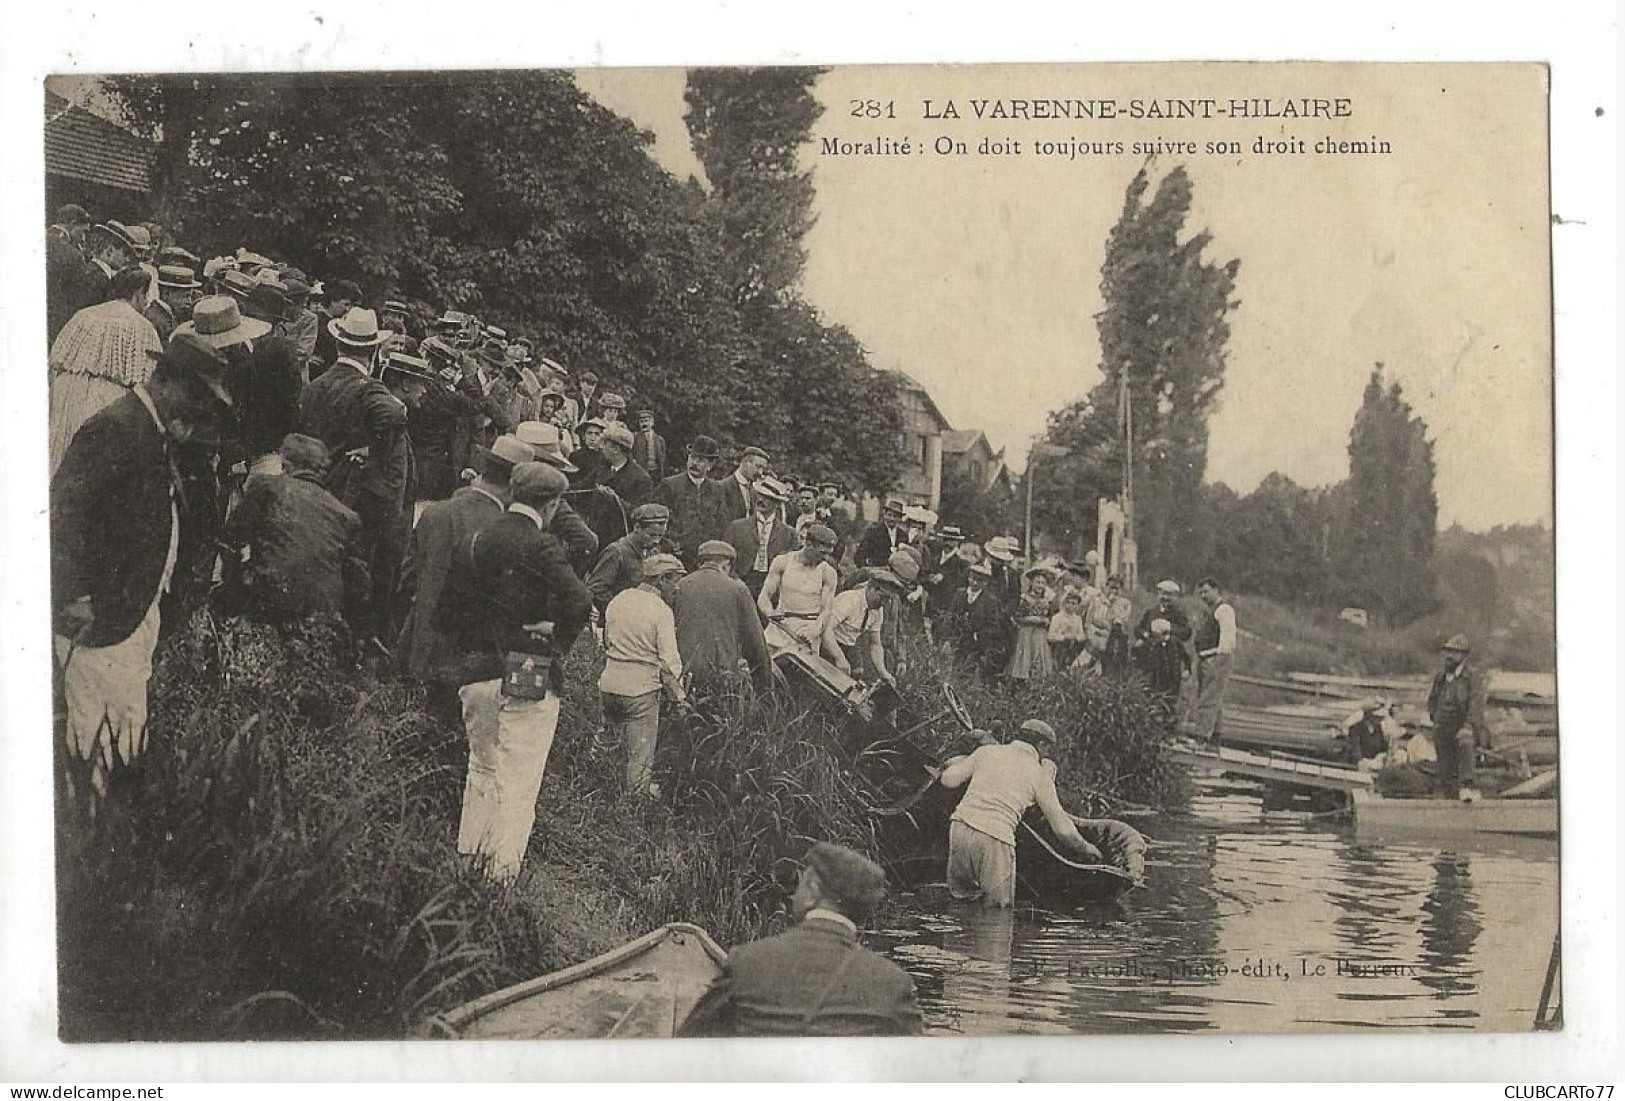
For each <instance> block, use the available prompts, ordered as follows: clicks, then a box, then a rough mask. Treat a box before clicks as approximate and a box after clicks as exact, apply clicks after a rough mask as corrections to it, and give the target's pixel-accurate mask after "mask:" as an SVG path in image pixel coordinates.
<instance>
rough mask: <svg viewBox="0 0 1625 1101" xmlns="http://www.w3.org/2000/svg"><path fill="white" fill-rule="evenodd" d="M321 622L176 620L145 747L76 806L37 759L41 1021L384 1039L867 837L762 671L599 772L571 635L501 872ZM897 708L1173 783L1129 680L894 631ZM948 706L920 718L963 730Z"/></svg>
mask: <svg viewBox="0 0 1625 1101" xmlns="http://www.w3.org/2000/svg"><path fill="white" fill-rule="evenodd" d="M336 646H337V640H336V638H335V637H334V636H333V635H332V634H331V633H330V632H324V631H323V630H322V629H321V628H320V627H315V626H310V627H302V628H299V629H295V630H293V631H291V632H289V633H286V634H285V635H279V634H278V633H277V632H276V631H274V630H271V629H269V628H264V627H258V626H250V625H247V624H244V623H241V622H236V621H226V622H218V621H216V620H214V619H212V618H211V617H210V616H209V615H208V614H207V613H201V614H199V615H197V616H194V618H193V619H192V620H191V621H190V622H189V624H188V625H187V626H186V627H185V628H184V629H182V630H181V631H179V632H178V633H177V634H176V636H175V637H174V638H172V639H170V640H168V641H167V642H166V643H165V645H164V647H163V648H162V649H161V651H160V657H159V660H158V663H157V666H156V669H155V673H154V677H153V682H152V686H151V689H152V690H151V700H152V712H151V718H150V722H149V745H148V752H147V753H146V754H145V755H144V756H143V757H142V758H141V760H140V761H139V763H138V764H137V765H136V766H133V767H120V768H115V770H114V774H113V776H112V778H111V781H110V784H109V793H108V796H107V797H106V798H105V799H102V800H100V801H99V802H98V804H97V806H96V808H95V810H94V813H92V811H91V807H90V806H89V804H88V802H87V800H86V799H85V798H84V796H83V792H84V790H85V784H84V783H83V780H84V777H83V776H78V777H72V776H70V775H69V770H70V768H71V766H69V765H68V764H67V763H66V762H63V763H62V764H61V766H60V767H59V784H58V799H57V808H58V822H57V854H58V862H57V875H58V955H59V989H60V1005H61V1009H60V1031H61V1035H62V1036H63V1038H64V1039H68V1040H83V1041H91V1040H99V1041H105V1040H116V1039H141V1040H199V1039H291V1038H385V1037H398V1036H402V1035H409V1034H412V1033H414V1032H416V1031H418V1030H420V1029H421V1028H422V1027H423V1025H424V1022H425V1021H427V1020H429V1019H431V1018H432V1017H433V1015H434V1014H435V1013H437V1012H442V1011H444V1010H446V1009H448V1008H450V1007H452V1006H454V1005H456V1004H458V1003H460V1002H461V1001H464V1000H466V999H468V998H470V997H473V996H476V995H478V994H481V993H485V992H487V991H490V990H493V989H496V988H499V987H501V986H503V985H507V984H510V983H513V982H517V981H520V980H522V979H526V978H530V977H533V976H535V975H538V974H542V973H545V972H547V971H550V970H554V969H557V968H559V967H562V966H566V965H568V964H570V963H573V962H577V961H579V960H581V959H584V958H587V957H589V956H591V955H593V954H596V953H598V952H601V951H604V950H605V949H607V948H609V947H611V946H612V945H614V944H616V943H619V942H621V941H624V940H625V939H628V938H629V937H631V936H634V935H636V934H638V933H640V932H643V931H646V930H648V929H650V928H653V927H655V926H657V925H659V924H661V923H664V922H667V921H673V920H686V921H693V922H696V923H698V924H700V925H702V926H704V927H705V928H706V929H708V930H709V931H710V932H711V933H712V934H713V935H714V936H716V937H717V939H718V940H719V941H721V942H722V943H724V944H731V943H736V942H738V941H741V940H745V939H749V938H752V937H755V936H759V935H762V934H763V933H764V932H767V931H770V930H772V929H774V928H776V927H777V925H778V923H780V922H782V921H783V920H785V918H784V914H783V909H784V904H785V901H786V899H787V897H788V893H789V889H790V887H792V886H793V884H794V878H795V869H796V861H797V859H798V858H799V857H800V855H801V853H802V852H803V851H804V850H805V848H806V846H807V845H808V843H810V842H811V841H812V840H815V839H821V840H833V841H838V842H841V843H844V844H848V845H852V846H854V847H857V848H859V849H861V850H864V851H868V852H871V853H876V852H878V849H877V839H876V836H875V824H874V819H873V816H872V815H871V814H870V813H869V811H870V809H871V807H872V805H873V803H872V801H873V793H872V792H871V791H870V790H868V789H867V788H866V787H865V785H864V784H863V782H862V781H861V780H859V779H858V772H857V771H856V770H855V769H854V768H853V764H854V751H853V750H852V749H851V748H850V745H849V740H848V746H847V747H846V748H843V738H842V737H841V733H842V730H843V727H844V725H845V723H846V717H845V716H844V715H843V713H842V712H841V711H840V710H839V709H838V708H837V707H836V706H835V705H833V704H826V703H823V702H819V701H812V702H809V701H807V700H806V699H805V698H803V697H801V696H795V695H786V694H783V693H775V694H772V695H766V696H761V697H757V698H751V699H743V700H741V699H733V700H725V701H714V702H713V703H712V704H711V705H709V706H702V708H701V709H700V713H699V714H698V715H697V716H696V717H694V718H691V719H687V720H673V721H669V722H668V723H667V724H666V725H665V726H664V728H663V731H662V744H661V751H660V759H659V763H660V765H661V767H662V768H663V769H665V770H666V775H665V776H664V777H663V779H664V781H665V786H666V791H667V796H666V799H665V800H664V801H663V802H660V803H650V802H647V801H644V800H642V799H638V798H634V797H629V796H627V795H625V794H623V792H622V783H621V772H622V769H623V763H622V761H621V758H620V755H619V753H618V752H615V751H613V750H604V749H599V750H597V751H595V750H594V749H593V739H594V734H595V731H596V729H597V726H598V701H597V692H596V687H595V686H596V680H597V666H598V664H599V662H600V660H601V659H600V658H599V655H598V653H597V652H596V650H595V648H593V647H592V646H591V645H587V644H583V645H579V646H577V647H576V648H575V650H574V651H573V652H572V653H571V655H570V657H569V660H568V663H567V673H568V677H567V680H568V683H569V685H570V688H569V690H568V692H567V696H566V699H565V702H564V708H563V714H562V717H561V720H560V723H559V728H558V734H557V737H556V740H555V742H554V746H553V750H552V756H551V758H550V760H549V764H548V771H547V778H546V781H545V782H544V784H543V786H542V793H541V800H540V805H539V807H538V813H537V825H536V830H535V833H534V835H533V839H532V845H531V851H530V856H529V858H528V860H527V863H526V867H525V871H524V873H523V874H522V876H521V879H520V881H519V883H518V885H517V886H516V887H514V888H513V889H511V890H507V891H504V890H500V889H497V888H494V887H492V886H490V885H488V884H487V883H485V882H484V881H483V879H482V878H481V877H480V876H479V875H478V874H477V873H475V872H473V871H471V870H470V869H468V868H466V867H464V866H463V865H462V863H461V862H460V861H459V858H458V856H457V854H456V852H455V844H454V838H455V835H456V829H457V817H458V811H459V806H460V800H461V794H462V775H463V769H464V763H463V762H464V760H465V759H466V749H465V748H464V741H463V735H462V731H461V730H460V728H457V727H455V726H451V725H447V724H444V723H442V722H441V721H440V720H437V719H436V718H434V717H433V716H431V715H430V714H429V713H428V712H427V711H426V710H425V708H424V701H423V697H422V695H421V692H419V691H418V690H417V689H415V688H411V687H407V686H404V685H401V684H397V683H393V682H382V683H377V684H362V683H359V682H357V681H356V680H354V679H353V678H351V677H350V676H349V675H348V674H346V673H343V672H341V669H342V665H341V663H340V662H338V661H337V660H336V659H335V657H334V654H335V652H336ZM913 649H914V651H915V653H914V654H913V655H912V656H913V660H912V662H911V665H910V668H909V671H908V674H907V675H906V676H905V677H904V678H903V681H902V689H903V693H904V696H905V698H906V699H908V700H909V701H910V702H911V703H912V704H914V705H916V706H917V709H918V710H919V712H920V713H921V714H922V715H929V714H931V713H933V712H935V711H936V710H940V701H941V698H942V697H941V684H942V682H943V678H946V677H953V678H955V683H957V684H959V685H960V686H961V693H962V695H963V697H964V699H965V702H966V704H967V706H968V708H969V709H970V711H971V713H972V714H973V715H974V716H975V717H976V718H977V720H978V722H979V723H980V724H981V725H984V726H989V727H992V728H993V729H995V730H997V729H999V728H1001V727H1009V728H1011V729H1013V728H1014V725H1015V723H1016V722H1019V720H1020V719H1021V718H1025V717H1027V716H1029V715H1034V714H1041V715H1044V716H1046V717H1048V718H1050V719H1051V720H1052V721H1054V722H1055V723H1056V725H1057V727H1058V728H1060V729H1062V730H1063V731H1065V732H1067V733H1068V735H1069V737H1068V739H1067V740H1068V744H1067V746H1066V747H1065V749H1064V754H1065V759H1064V760H1063V762H1062V766H1063V767H1062V778H1063V795H1064V796H1065V797H1066V798H1067V799H1068V801H1069V803H1070V804H1071V805H1073V806H1074V809H1078V810H1091V809H1093V810H1098V809H1099V808H1098V806H1093V807H1092V805H1091V800H1092V799H1093V798H1094V793H1099V792H1108V793H1110V794H1112V795H1114V796H1117V797H1121V798H1125V799H1130V800H1143V801H1158V800H1163V799H1167V798H1171V797H1173V796H1175V795H1176V794H1177V791H1178V788H1177V783H1176V781H1175V779H1174V776H1175V774H1174V772H1173V771H1172V769H1171V767H1170V766H1168V765H1167V764H1166V763H1164V762H1163V761H1162V759H1161V756H1160V754H1159V752H1158V749H1157V743H1158V740H1159V737H1160V731H1161V729H1162V728H1161V726H1160V721H1159V716H1158V715H1157V713H1156V712H1155V710H1154V708H1153V707H1152V705H1151V703H1150V702H1149V700H1148V699H1147V698H1146V696H1145V695H1144V694H1143V693H1142V692H1140V690H1139V689H1138V687H1137V686H1136V685H1134V684H1132V683H1129V684H1121V683H1116V682H1110V681H1080V680H1075V679H1072V678H1066V677H1057V678H1054V679H1053V680H1051V681H1048V682H1045V683H1043V684H1040V685H1034V686H1031V687H1024V688H1020V689H1013V688H1009V687H991V688H990V687H985V686H981V685H979V684H976V683H974V682H971V681H969V680H966V679H963V678H960V677H959V676H958V675H957V672H956V670H954V669H953V668H952V665H951V663H950V662H949V659H947V658H946V657H944V656H943V655H941V654H940V653H938V652H936V651H934V650H930V649H928V648H926V647H924V646H923V645H917V646H915V647H913ZM961 739H962V732H961V731H959V729H958V727H956V726H955V725H954V724H953V723H952V721H951V720H945V721H944V722H943V723H939V724H936V726H935V727H934V728H931V729H927V730H922V731H919V732H918V734H917V735H916V740H917V741H918V742H919V743H920V744H921V746H922V748H924V749H925V750H926V751H927V753H929V754H932V755H941V754H944V753H946V752H948V751H950V750H952V749H954V748H957V747H958V746H959V745H960V742H961Z"/></svg>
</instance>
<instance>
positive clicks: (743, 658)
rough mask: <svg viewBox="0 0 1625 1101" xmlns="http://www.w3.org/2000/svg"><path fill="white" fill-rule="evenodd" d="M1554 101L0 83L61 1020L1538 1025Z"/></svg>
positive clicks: (593, 83)
mask: <svg viewBox="0 0 1625 1101" xmlns="http://www.w3.org/2000/svg"><path fill="white" fill-rule="evenodd" d="M1548 82H1549V72H1548V70H1547V68H1546V67H1545V66H1543V65H1539V64H1471V65H1464V64H1376V63H1371V64H1312V63H1291V64H1263V63H1257V64H1202V63H1181V64H1155V65H1151V64H1145V65H1121V64H1119V65H1007V66H994V65H986V66H929V65H915V66H901V65H898V66H767V67H709V68H678V67H671V68H658V69H636V68H632V69H616V68H602V69H594V70H579V71H566V70H501V71H497V70H489V71H436V70H422V71H411V72H407V71H392V72H253V73H241V72H233V73H226V72H211V73H186V74H164V73H152V74H140V73H136V74H117V75H105V76H97V75H73V76H57V77H50V78H48V79H46V80H45V82H44V87H43V89H42V93H43V111H44V132H43V138H44V167H45V201H46V205H45V210H44V211H43V212H42V223H43V224H44V225H45V227H46V228H45V229H44V237H45V242H46V251H45V261H46V271H45V276H46V299H47V303H46V304H47V313H48V320H47V326H48V330H47V335H48V339H49V349H50V351H49V372H50V378H49V411H48V417H49V421H48V439H49V477H50V493H49V506H50V507H49V513H50V517H49V535H50V552H49V553H50V590H51V591H50V605H51V615H52V620H51V640H52V651H53V659H54V660H53V673H54V678H53V685H52V690H53V694H54V700H55V708H54V710H55V747H56V749H55V758H56V768H55V782H54V804H55V828H54V844H55V859H56V877H57V878H56V885H55V892H56V893H55V905H56V914H57V962H56V968H57V971H56V997H57V1021H56V1028H57V1034H58V1036H59V1037H60V1039H61V1040H63V1041H65V1042H68V1043H82V1042H105V1041H128V1040H141V1041H225V1040H312V1039H326V1040H335V1039H336V1040H355V1039H407V1038H414V1039H425V1040H430V1039H439V1040H455V1039H515V1040H543V1039H631V1038H649V1037H742V1036H792V1037H793V1036H915V1035H934V1036H942V1035H948V1036H1002V1035H1016V1034H1057V1035H1067V1034H1098V1033H1124V1034H1163V1033H1199V1032H1220V1033H1235V1034H1249V1033H1260V1032H1329V1033H1336V1032H1369V1031H1371V1030H1375V1029H1382V1030H1448V1031H1453V1032H1454V1031H1481V1032H1497V1033H1500V1032H1534V1031H1542V1030H1553V1029H1559V1028H1561V1027H1562V1024H1563V975H1564V970H1565V968H1564V960H1563V955H1562V944H1561V938H1560V936H1559V925H1558V919H1559V897H1558V882H1559V880H1558V877H1559V853H1560V836H1559V815H1558V809H1559V805H1560V778H1559V772H1558V758H1559V753H1558V748H1559V741H1560V736H1559V724H1558V715H1559V707H1558V698H1557V683H1556V681H1557V677H1556V646H1557V642H1556V631H1555V619H1556V612H1555V557H1554V552H1555V543H1554V536H1553V523H1554V511H1553V501H1554V490H1553V430H1552V425H1553V392H1552V385H1553V362H1552V346H1553V333H1552V300H1551V251H1550V250H1551V238H1550V234H1551V222H1552V217H1551V214H1552V212H1551V199H1550V189H1549V179H1548V174H1547V164H1548V156H1549V150H1548ZM110 933H114V934H115V935H114V936H112V937H111V938H110Z"/></svg>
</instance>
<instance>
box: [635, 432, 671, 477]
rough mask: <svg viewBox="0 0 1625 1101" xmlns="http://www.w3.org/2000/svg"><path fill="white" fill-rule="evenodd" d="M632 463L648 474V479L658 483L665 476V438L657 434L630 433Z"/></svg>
mask: <svg viewBox="0 0 1625 1101" xmlns="http://www.w3.org/2000/svg"><path fill="white" fill-rule="evenodd" d="M632 461H633V462H635V463H637V464H638V465H639V466H641V467H642V468H643V469H644V470H646V471H648V472H649V477H650V478H651V479H653V480H654V481H657V482H658V481H659V480H660V479H662V478H664V477H665V476H666V438H665V437H664V436H662V435H661V434H660V433H659V432H656V431H654V430H652V429H651V430H650V431H648V432H633V433H632Z"/></svg>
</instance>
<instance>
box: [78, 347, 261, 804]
mask: <svg viewBox="0 0 1625 1101" xmlns="http://www.w3.org/2000/svg"><path fill="white" fill-rule="evenodd" d="M225 374H226V364H225V361H224V360H223V359H222V358H221V356H220V355H219V353H218V352H216V351H215V349H213V348H212V347H210V346H209V344H208V343H207V342H205V341H203V340H201V339H199V338H198V337H196V336H192V335H181V336H177V337H176V338H175V339H174V340H173V341H172V342H171V343H170V346H169V348H168V349H166V350H165V351H164V353H163V355H162V356H161V357H160V358H159V360H158V362H157V365H156V366H155V367H154V368H153V371H152V375H151V377H150V378H149V379H148V380H147V381H146V382H145V383H138V384H136V385H135V386H133V387H132V388H131V389H130V390H129V391H128V392H127V393H125V394H124V395H123V396H122V397H120V398H118V399H117V400H116V401H114V402H112V403H111V404H109V405H108V406H107V407H106V408H104V409H102V410H101V411H100V412H98V413H96V414H95V415H94V416H92V417H91V418H90V419H89V420H87V421H86V422H85V423H84V425H83V426H81V427H80V429H79V431H78V432H77V433H75V435H74V437H73V442H72V443H71V444H69V446H68V448H67V451H66V453H65V454H64V455H63V457H62V463H61V466H60V467H59V468H58V470H57V471H56V475H55V477H54V478H53V479H52V482H51V495H50V496H51V601H52V610H53V616H54V624H55V634H56V639H55V656H56V661H57V667H58V669H59V671H60V673H61V684H62V687H63V692H64V703H65V706H66V719H67V722H66V734H67V740H68V744H67V748H68V750H69V752H70V753H71V754H73V755H74V756H75V757H77V758H78V759H80V760H82V761H85V762H88V767H89V769H90V781H91V784H92V785H93V787H94V788H95V790H97V791H105V789H106V779H107V773H108V770H110V769H112V768H114V767H115V761H122V762H129V761H132V760H134V759H135V758H136V757H137V756H139V754H140V753H141V751H142V748H143V741H144V738H145V730H146V722H147V679H148V677H150V676H151V674H152V655H153V650H154V648H155V647H156V646H157V643H158V626H159V616H160V612H159V601H160V598H161V597H162V596H163V594H164V591H165V590H166V589H167V588H168V587H169V583H170V578H171V576H172V574H173V571H174V569H175V562H176V556H177V553H178V551H179V548H180V543H181V536H182V530H181V528H182V511H181V485H180V473H179V471H178V469H177V468H176V465H175V458H174V454H175V449H176V448H179V447H182V446H185V447H188V448H191V449H194V450H210V449H213V448H215V447H217V446H218V442H219V439H220V433H221V427H222V424H223V422H224V421H225V420H226V419H227V417H228V412H229V408H230V405H231V395H230V392H229V391H228V390H227V388H226V382H225Z"/></svg>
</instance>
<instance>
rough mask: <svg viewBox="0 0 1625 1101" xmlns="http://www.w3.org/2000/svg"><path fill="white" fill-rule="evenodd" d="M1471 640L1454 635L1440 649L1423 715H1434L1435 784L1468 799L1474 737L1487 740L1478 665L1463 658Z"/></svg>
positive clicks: (1442, 792)
mask: <svg viewBox="0 0 1625 1101" xmlns="http://www.w3.org/2000/svg"><path fill="white" fill-rule="evenodd" d="M1471 651H1472V646H1471V645H1470V644H1469V643H1468V641H1467V636H1466V635H1455V636H1453V637H1452V638H1451V639H1450V640H1449V641H1447V642H1446V643H1445V644H1444V645H1443V646H1442V647H1441V648H1440V650H1439V659H1440V663H1441V667H1440V669H1439V671H1438V672H1437V673H1435V674H1433V683H1432V684H1430V685H1429V686H1428V718H1429V719H1432V720H1433V750H1434V753H1435V754H1436V755H1437V756H1438V759H1439V762H1438V763H1439V769H1438V773H1437V774H1436V777H1435V779H1434V790H1435V791H1436V792H1437V793H1438V795H1439V796H1440V797H1442V798H1445V799H1457V798H1459V799H1461V800H1462V801H1464V802H1469V803H1470V802H1472V801H1473V800H1474V799H1477V798H1478V791H1477V789H1476V788H1474V787H1473V769H1474V766H1475V765H1476V764H1477V761H1476V760H1475V758H1476V757H1477V755H1478V744H1477V742H1478V738H1480V737H1481V738H1483V739H1484V744H1485V745H1486V746H1488V744H1489V728H1488V727H1486V726H1485V725H1484V686H1483V684H1482V682H1481V680H1480V678H1479V675H1478V671H1477V670H1476V669H1473V668H1470V667H1469V666H1468V664H1467V655H1468V654H1469V653H1470V652H1471Z"/></svg>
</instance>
